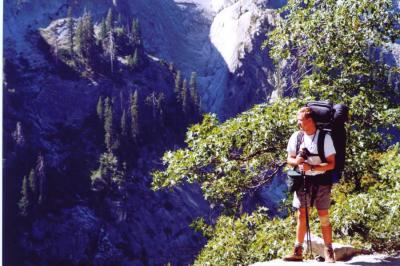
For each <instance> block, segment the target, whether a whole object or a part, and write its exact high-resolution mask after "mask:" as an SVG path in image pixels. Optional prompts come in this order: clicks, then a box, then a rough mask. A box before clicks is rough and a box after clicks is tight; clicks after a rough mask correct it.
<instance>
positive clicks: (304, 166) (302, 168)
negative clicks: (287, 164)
mask: <svg viewBox="0 0 400 266" xmlns="http://www.w3.org/2000/svg"><path fill="white" fill-rule="evenodd" d="M299 170H300V171H301V172H307V171H309V170H311V165H309V164H308V163H302V164H299Z"/></svg>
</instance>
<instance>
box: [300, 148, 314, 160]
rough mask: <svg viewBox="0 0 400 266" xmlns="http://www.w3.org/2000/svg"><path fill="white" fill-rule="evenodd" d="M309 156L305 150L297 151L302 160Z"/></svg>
mask: <svg viewBox="0 0 400 266" xmlns="http://www.w3.org/2000/svg"><path fill="white" fill-rule="evenodd" d="M311 155H312V154H311V152H310V151H309V150H308V149H307V148H302V149H301V150H300V151H299V156H300V157H301V158H303V159H304V160H307V158H308V157H310V156H311Z"/></svg>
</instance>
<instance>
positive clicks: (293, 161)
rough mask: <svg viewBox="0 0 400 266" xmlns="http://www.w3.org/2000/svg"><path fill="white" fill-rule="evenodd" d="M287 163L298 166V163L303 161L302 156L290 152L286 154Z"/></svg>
mask: <svg viewBox="0 0 400 266" xmlns="http://www.w3.org/2000/svg"><path fill="white" fill-rule="evenodd" d="M287 163H288V164H289V165H291V166H298V165H299V164H302V163H304V158H303V157H300V156H298V155H297V156H293V155H291V154H290V153H288V156H287Z"/></svg>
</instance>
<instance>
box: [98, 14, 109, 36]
mask: <svg viewBox="0 0 400 266" xmlns="http://www.w3.org/2000/svg"><path fill="white" fill-rule="evenodd" d="M106 37H107V26H106V21H105V19H104V18H103V19H102V20H101V22H100V31H99V38H100V40H101V41H103V40H104V39H105V38H106Z"/></svg>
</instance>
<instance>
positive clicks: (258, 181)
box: [153, 99, 300, 213]
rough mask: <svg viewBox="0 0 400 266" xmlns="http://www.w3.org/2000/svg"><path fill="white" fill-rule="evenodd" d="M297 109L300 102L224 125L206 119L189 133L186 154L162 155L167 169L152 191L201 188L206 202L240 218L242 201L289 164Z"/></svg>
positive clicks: (282, 103)
mask: <svg viewBox="0 0 400 266" xmlns="http://www.w3.org/2000/svg"><path fill="white" fill-rule="evenodd" d="M299 106H300V105H299V102H298V101H294V100H284V99H282V100H278V101H277V102H275V103H274V104H272V105H271V106H267V105H258V106H255V107H254V108H253V109H251V110H249V111H247V112H244V113H243V114H241V115H239V116H238V117H236V118H232V119H230V120H227V121H226V122H224V123H223V124H220V123H219V122H218V120H217V119H216V117H215V116H214V115H209V114H207V115H205V116H204V119H203V121H202V122H201V123H200V124H197V125H194V126H192V127H191V128H190V129H189V130H188V132H187V134H186V140H185V142H186V144H187V146H188V147H187V148H185V149H179V150H177V151H174V152H171V151H168V152H166V153H165V154H164V156H163V163H164V165H166V166H167V168H166V169H165V170H163V171H155V172H154V173H153V176H154V179H153V188H155V189H158V188H162V187H173V186H176V185H179V184H181V183H182V182H189V183H193V182H197V183H199V184H200V186H201V188H202V191H203V194H204V196H205V198H206V199H207V200H208V201H210V202H211V203H214V204H216V205H217V206H221V205H222V206H223V207H224V209H225V211H226V212H227V213H240V211H241V209H240V207H241V200H242V199H243V197H244V196H245V195H246V194H249V193H252V192H254V190H255V189H256V188H258V187H259V186H261V185H263V184H264V183H265V182H267V181H268V179H269V178H270V175H271V174H272V172H275V171H277V170H278V169H279V167H280V166H281V165H282V163H283V162H285V161H286V145H287V138H288V136H290V134H291V133H292V132H294V130H295V123H294V122H295V120H294V119H295V114H296V112H297V109H298V108H299ZM290 120H291V122H290Z"/></svg>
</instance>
